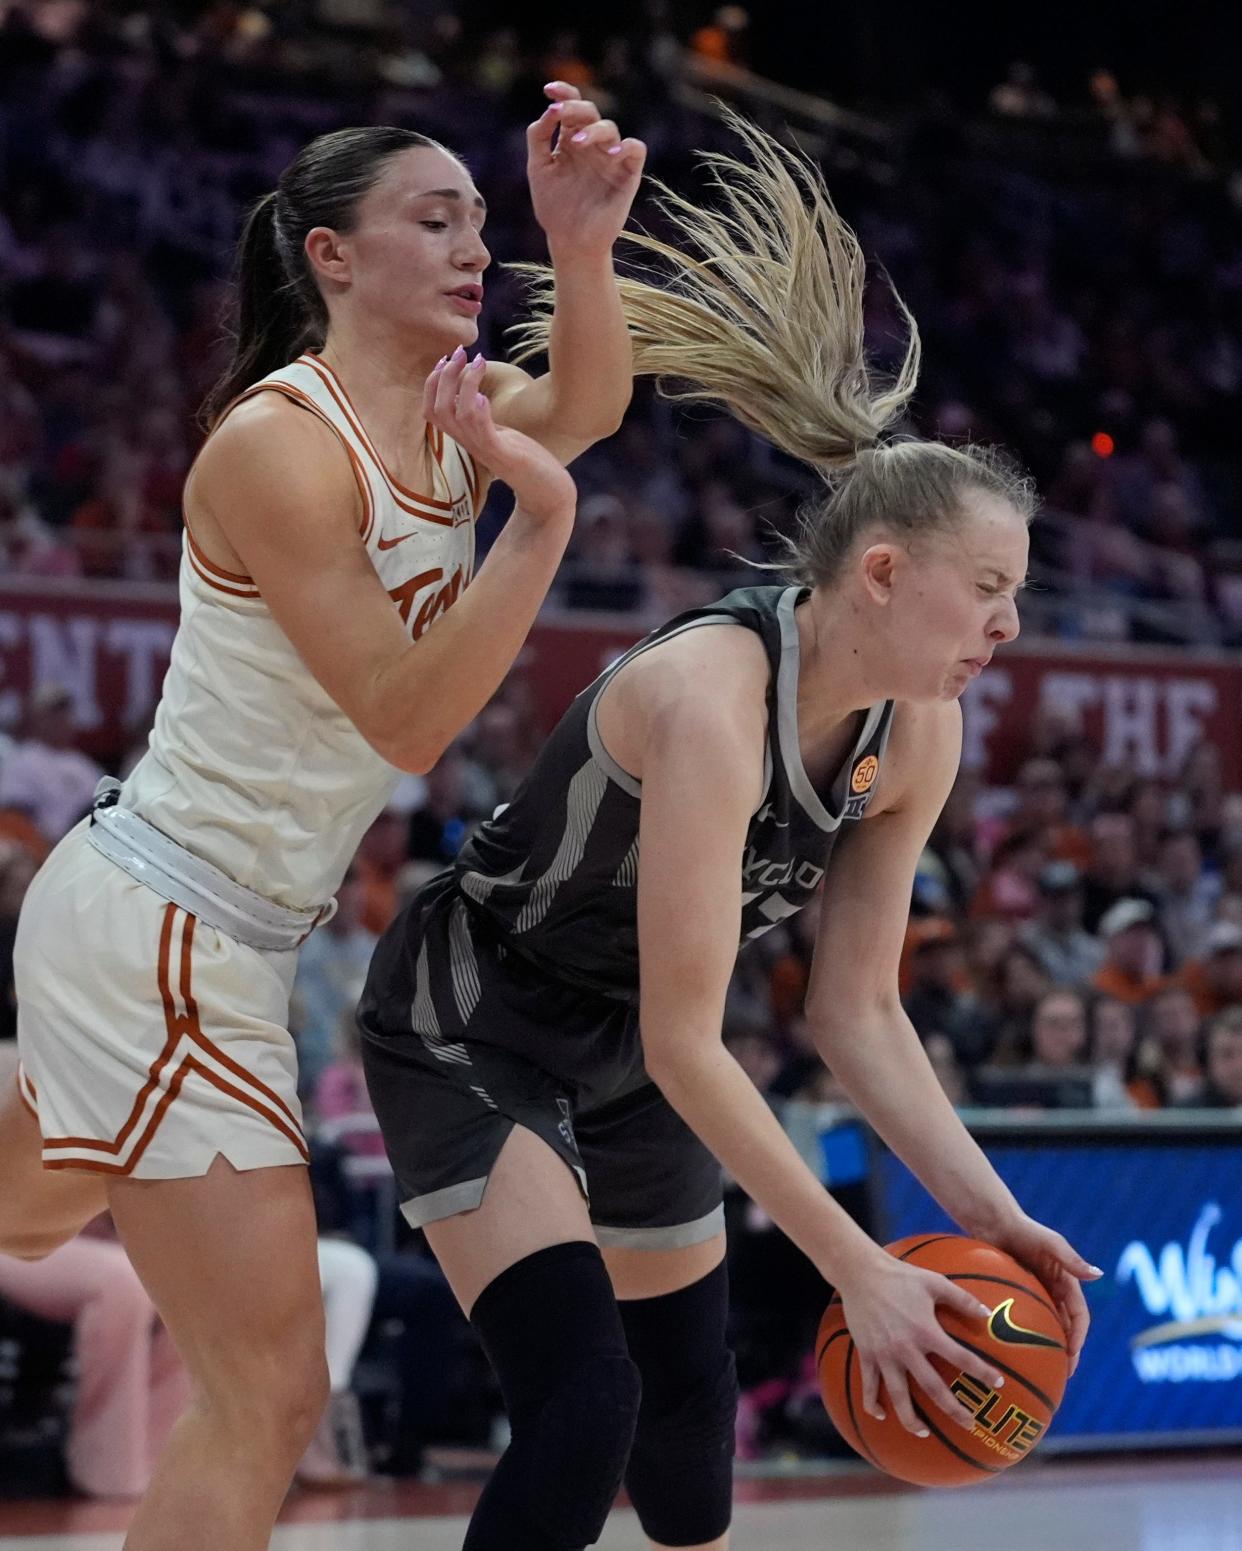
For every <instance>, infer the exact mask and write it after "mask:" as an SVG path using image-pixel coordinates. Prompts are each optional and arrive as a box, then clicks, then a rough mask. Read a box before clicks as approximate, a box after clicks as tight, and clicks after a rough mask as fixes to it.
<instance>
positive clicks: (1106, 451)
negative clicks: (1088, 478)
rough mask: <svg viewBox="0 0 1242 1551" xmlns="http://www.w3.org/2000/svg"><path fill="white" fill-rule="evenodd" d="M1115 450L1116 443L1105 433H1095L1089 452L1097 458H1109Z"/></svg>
mask: <svg viewBox="0 0 1242 1551" xmlns="http://www.w3.org/2000/svg"><path fill="white" fill-rule="evenodd" d="M1116 450H1117V443H1116V442H1115V441H1114V440H1113V439H1112V437H1111V436H1110V435H1109V434H1108V432H1107V431H1097V432H1096V433H1095V435H1094V436H1093V437H1092V438H1091V451H1092V452H1093V453H1094V454H1095V455H1096V457H1097V458H1111V457H1112V455H1113V453H1114V452H1116Z"/></svg>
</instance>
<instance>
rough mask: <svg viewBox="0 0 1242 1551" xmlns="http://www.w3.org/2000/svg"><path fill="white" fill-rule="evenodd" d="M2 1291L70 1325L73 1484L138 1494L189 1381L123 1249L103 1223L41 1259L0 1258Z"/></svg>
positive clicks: (90, 1491) (98, 1491) (102, 1493)
mask: <svg viewBox="0 0 1242 1551" xmlns="http://www.w3.org/2000/svg"><path fill="white" fill-rule="evenodd" d="M0 1296H2V1297H5V1298H7V1299H8V1300H9V1301H10V1302H11V1303H14V1304H16V1305H17V1306H18V1308H21V1309H25V1310H26V1311H27V1312H28V1313H31V1314H35V1315H37V1316H38V1317H39V1318H40V1319H46V1320H52V1321H56V1322H59V1323H63V1324H67V1325H72V1326H73V1351H74V1362H75V1368H76V1376H75V1380H74V1387H73V1402H72V1407H71V1410H70V1416H69V1437H68V1442H67V1447H66V1458H65V1463H66V1468H67V1470H68V1474H69V1480H70V1482H71V1483H72V1485H73V1486H74V1487H75V1488H76V1489H77V1490H78V1491H79V1492H83V1493H85V1494H86V1496H88V1497H118V1498H134V1497H141V1496H142V1494H143V1493H144V1492H145V1491H146V1489H147V1484H148V1482H149V1481H150V1479H151V1473H152V1471H153V1470H154V1468H155V1462H156V1460H157V1459H158V1457H159V1455H160V1453H161V1451H162V1450H163V1447H164V1444H165V1442H166V1440H167V1438H168V1434H169V1433H170V1432H171V1430H172V1426H173V1423H174V1422H175V1421H176V1420H177V1417H178V1416H179V1415H180V1414H181V1412H182V1410H183V1409H184V1407H185V1404H186V1402H187V1400H188V1399H189V1395H190V1383H189V1378H188V1376H187V1374H186V1371H185V1369H184V1367H183V1366H182V1364H181V1359H180V1358H179V1357H178V1356H177V1352H176V1348H175V1347H174V1346H173V1343H172V1340H171V1338H170V1337H169V1335H168V1332H167V1331H166V1330H165V1329H164V1327H163V1325H161V1324H160V1322H159V1319H158V1317H157V1316H156V1313H155V1308H154V1306H153V1305H152V1303H151V1300H150V1298H149V1297H148V1296H147V1294H146V1291H145V1290H144V1288H143V1286H142V1283H141V1282H140V1281H139V1280H138V1276H137V1273H136V1272H135V1271H134V1269H133V1267H132V1266H131V1265H130V1263H129V1259H128V1257H127V1256H126V1254H125V1251H124V1250H123V1249H122V1248H121V1246H120V1245H119V1244H118V1243H117V1242H116V1241H115V1239H113V1238H112V1237H111V1234H110V1233H109V1232H108V1230H107V1229H106V1228H105V1227H103V1226H102V1225H101V1226H100V1227H98V1228H91V1229H88V1230H87V1232H85V1233H83V1234H80V1235H79V1236H78V1237H77V1238H76V1239H73V1240H71V1241H70V1242H69V1243H68V1244H63V1245H61V1247H60V1248H59V1249H57V1250H54V1251H53V1252H52V1253H51V1254H50V1255H48V1256H47V1258H46V1259H44V1260H38V1261H28V1260H15V1259H11V1258H10V1257H9V1256H7V1255H0Z"/></svg>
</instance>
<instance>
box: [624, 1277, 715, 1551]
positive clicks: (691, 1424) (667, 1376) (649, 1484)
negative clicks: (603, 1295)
mask: <svg viewBox="0 0 1242 1551" xmlns="http://www.w3.org/2000/svg"><path fill="white" fill-rule="evenodd" d="M619 1307H620V1310H621V1320H622V1323H623V1325H624V1327H625V1333H626V1338H627V1341H628V1345H629V1350H630V1356H631V1357H632V1358H633V1359H634V1361H635V1363H637V1365H638V1371H639V1373H640V1374H641V1376H642V1385H643V1399H642V1407H641V1410H640V1411H639V1416H638V1429H637V1432H636V1433H635V1437H634V1446H633V1449H632V1451H631V1453H630V1463H629V1468H628V1469H627V1471H626V1475H625V1484H626V1487H627V1488H628V1489H629V1494H630V1499H631V1501H632V1502H633V1504H634V1507H635V1509H636V1510H637V1512H638V1517H639V1520H640V1522H641V1523H642V1526H643V1529H644V1530H645V1531H646V1533H647V1534H648V1535H649V1536H650V1538H651V1539H652V1540H654V1541H656V1542H657V1544H659V1545H662V1546H700V1545H704V1544H706V1543H707V1542H709V1541H712V1540H716V1539H718V1538H719V1537H720V1536H721V1535H723V1534H724V1532H725V1531H726V1530H727V1529H728V1527H729V1522H730V1519H731V1517H732V1509H733V1435H734V1423H735V1418H736V1415H737V1372H736V1369H735V1367H734V1364H733V1353H732V1352H731V1351H730V1350H729V1348H728V1346H727V1344H726V1341H725V1324H726V1321H727V1319H728V1312H729V1281H728V1273H727V1272H726V1270H725V1267H724V1264H723V1263H722V1264H721V1265H719V1266H717V1267H716V1269H715V1270H714V1271H709V1272H708V1274H707V1275H706V1276H705V1277H702V1278H701V1279H700V1280H699V1281H697V1282H693V1283H691V1285H690V1286H689V1287H683V1288H682V1289H681V1290H680V1291H679V1292H675V1293H667V1294H666V1295H665V1296H664V1297H661V1298H639V1299H635V1300H633V1301H629V1300H627V1301H626V1302H623V1303H621V1304H620V1305H619Z"/></svg>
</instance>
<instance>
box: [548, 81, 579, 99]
mask: <svg viewBox="0 0 1242 1551" xmlns="http://www.w3.org/2000/svg"><path fill="white" fill-rule="evenodd" d="M543 94H544V96H545V97H551V98H552V99H553V101H554V102H577V101H578V99H579V98H580V97H581V96H582V93H581V92H580V91H579V90H578V88H577V87H576V86H571V85H570V84H569V82H568V81H549V82H547V84H546V85H545V86H544V88H543Z"/></svg>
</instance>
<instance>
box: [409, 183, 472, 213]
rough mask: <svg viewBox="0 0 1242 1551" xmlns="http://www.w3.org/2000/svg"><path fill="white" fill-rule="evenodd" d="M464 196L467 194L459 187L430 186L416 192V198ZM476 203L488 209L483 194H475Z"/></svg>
mask: <svg viewBox="0 0 1242 1551" xmlns="http://www.w3.org/2000/svg"><path fill="white" fill-rule="evenodd" d="M464 197H465V196H464V195H463V194H462V191H461V190H460V189H459V188H429V189H424V190H423V192H422V193H421V194H415V196H414V198H415V199H432V198H437V199H463V198H464ZM474 203H475V208H476V209H479V210H486V209H487V201H486V200H485V199H484V198H483V196H482V194H476V195H475V196H474Z"/></svg>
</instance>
